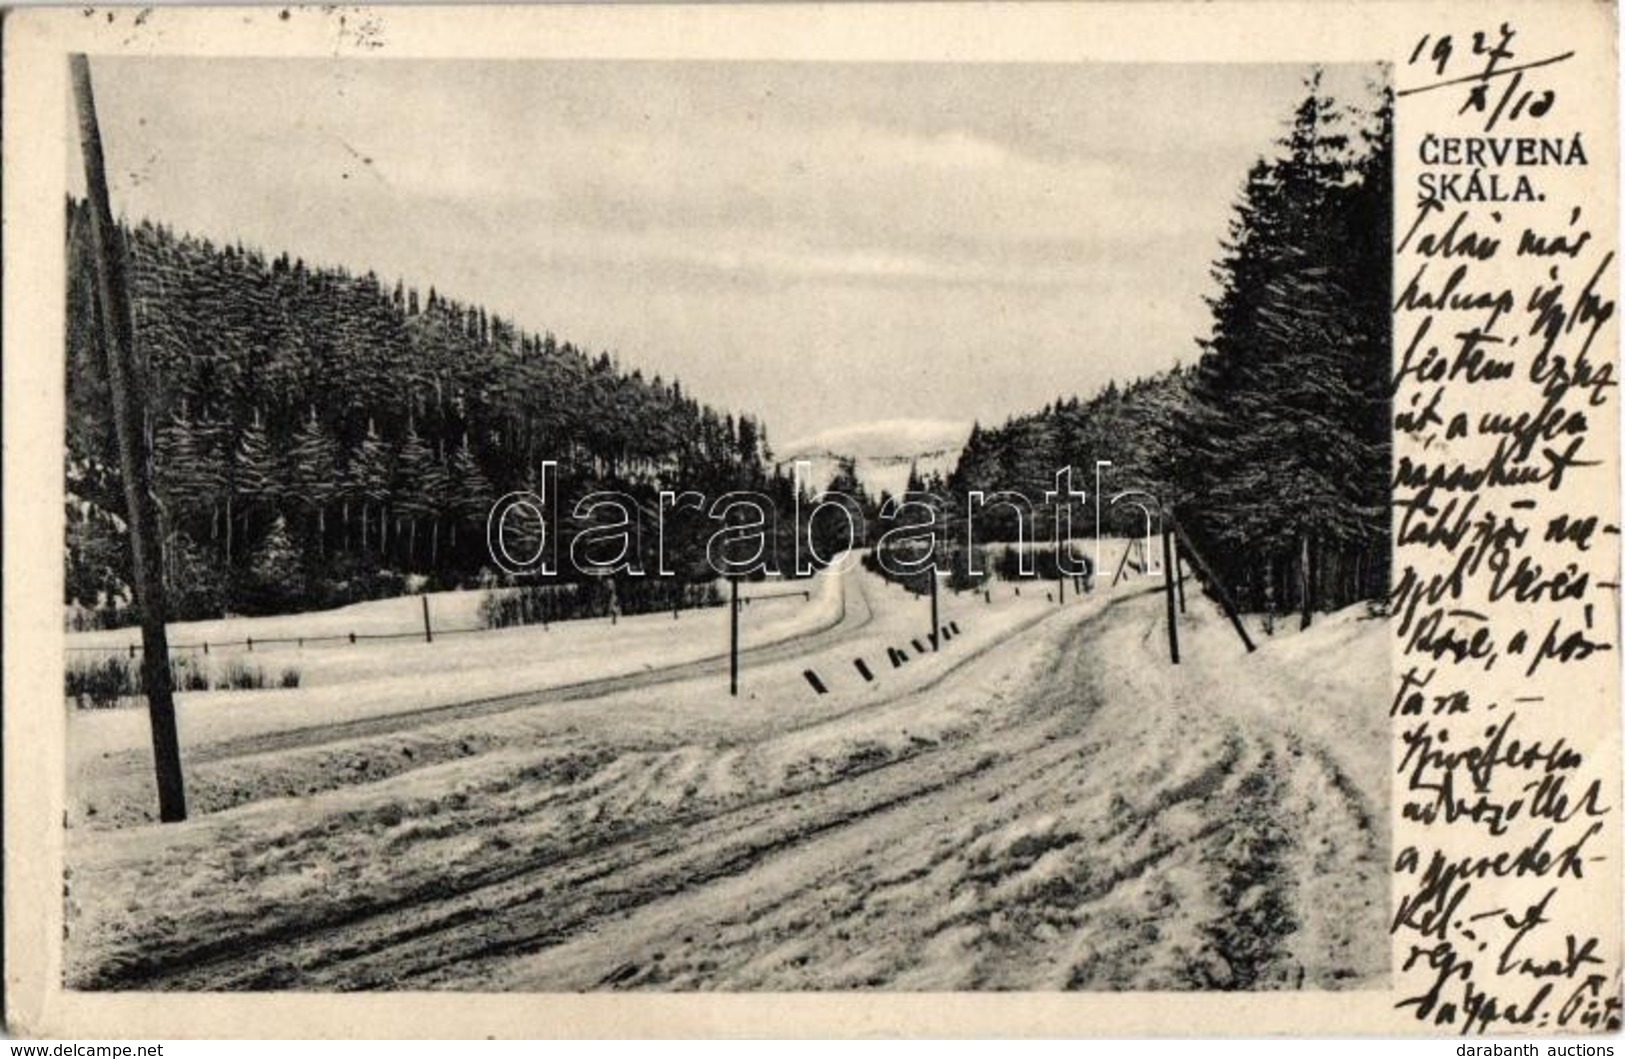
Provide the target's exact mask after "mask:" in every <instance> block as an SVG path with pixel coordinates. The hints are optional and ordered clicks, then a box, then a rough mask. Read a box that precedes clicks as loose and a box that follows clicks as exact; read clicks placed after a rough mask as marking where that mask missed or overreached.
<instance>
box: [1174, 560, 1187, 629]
mask: <svg viewBox="0 0 1625 1059" xmlns="http://www.w3.org/2000/svg"><path fill="white" fill-rule="evenodd" d="M1174 571H1175V573H1177V574H1178V575H1179V580H1178V581H1176V582H1175V584H1177V585H1178V586H1179V613H1181V614H1183V613H1185V560H1184V558H1183V557H1182V556H1181V555H1180V553H1179V549H1178V548H1175V549H1174Z"/></svg>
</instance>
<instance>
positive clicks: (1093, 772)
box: [67, 553, 1389, 990]
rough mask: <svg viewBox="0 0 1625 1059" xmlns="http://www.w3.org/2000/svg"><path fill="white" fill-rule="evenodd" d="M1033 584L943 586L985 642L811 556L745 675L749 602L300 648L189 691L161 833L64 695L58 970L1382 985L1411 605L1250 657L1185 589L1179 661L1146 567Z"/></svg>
mask: <svg viewBox="0 0 1625 1059" xmlns="http://www.w3.org/2000/svg"><path fill="white" fill-rule="evenodd" d="M1114 554H1115V553H1114ZM1044 587H1049V586H1042V587H1040V586H1037V585H1034V584H1032V583H1029V584H1028V585H1025V586H1023V588H1024V591H1023V593H1022V595H1021V596H1019V597H1018V596H1017V595H1016V594H1015V593H1014V591H1013V587H1012V586H1009V585H1002V584H996V585H994V586H993V589H992V601H991V602H986V601H984V598H983V597H982V596H981V595H980V594H972V593H966V594H964V595H960V596H955V595H953V594H952V593H944V594H943V595H942V598H941V610H942V613H941V621H942V622H943V623H947V622H950V621H952V622H955V623H956V624H957V625H958V626H959V628H960V635H958V636H955V637H954V638H952V639H951V640H945V641H944V642H943V643H942V649H941V651H939V652H937V653H935V654H932V653H930V652H926V653H924V654H920V653H918V652H916V651H915V650H914V649H913V643H912V642H913V641H914V640H916V639H920V638H922V637H924V636H926V635H927V633H928V626H929V619H928V615H929V603H928V602H927V601H926V600H924V599H922V598H920V597H916V596H911V595H909V594H908V593H906V592H905V591H903V590H902V589H901V588H898V587H896V586H893V585H888V584H886V583H885V582H882V581H880V580H879V579H878V578H876V577H874V576H873V575H870V574H867V573H864V572H861V571H856V570H854V571H851V572H848V573H846V574H844V575H841V576H829V577H825V578H821V579H820V580H819V582H818V583H817V585H816V588H815V591H814V592H813V598H812V599H811V600H810V601H803V600H801V599H800V598H799V597H797V598H796V599H794V600H782V601H775V602H773V603H763V604H753V605H752V607H751V608H748V609H747V612H746V614H745V615H744V617H745V619H746V620H745V622H744V628H745V631H746V644H747V647H748V651H747V654H746V656H745V660H744V666H743V669H742V674H741V685H742V688H741V695H740V697H739V698H737V699H733V698H730V697H729V695H728V693H727V672H726V663H725V661H724V660H721V659H718V658H716V657H715V656H716V654H717V652H718V650H719V649H720V648H724V647H725V646H726V639H725V630H724V627H723V622H724V621H725V619H726V610H725V609H724V610H722V611H715V612H711V611H708V612H703V613H702V614H691V613H686V612H685V614H684V615H683V617H682V619H681V620H680V621H678V622H672V620H671V618H670V615H665V616H663V617H662V616H650V617H647V618H637V619H623V620H622V621H621V622H620V623H619V624H618V625H616V626H613V627H612V626H610V625H609V624H608V623H607V622H590V623H575V624H577V625H579V629H575V630H569V631H568V632H567V630H566V627H565V626H563V625H558V626H554V627H553V628H552V629H551V630H549V631H547V632H541V631H540V630H531V629H526V630H515V631H514V639H515V641H516V646H514V647H512V648H511V650H512V651H513V654H514V655H518V656H521V657H526V653H527V652H529V653H530V654H532V655H542V650H543V647H544V646H545V645H552V644H558V643H560V642H561V638H562V637H564V636H565V635H573V636H577V637H579V639H578V640H575V641H570V643H571V648H570V650H569V651H568V652H565V651H564V650H563V649H562V648H558V647H555V648H554V649H553V652H552V653H549V654H546V655H545V656H542V657H526V660H525V661H523V662H514V661H513V660H512V658H511V657H510V656H508V655H506V654H504V653H502V652H501V651H498V650H496V649H495V648H493V649H492V651H493V653H492V654H491V655H489V656H486V657H485V660H484V662H483V663H469V664H468V665H467V667H466V668H462V669H457V668H453V667H455V666H460V665H461V663H460V662H456V661H453V660H452V656H453V655H455V654H457V652H459V651H466V650H467V644H464V643H458V642H457V641H455V640H448V647H449V648H450V650H449V651H448V653H447V654H444V655H441V656H439V660H438V661H436V656H435V655H434V654H433V653H432V652H433V650H434V649H438V648H440V647H441V642H440V641H439V640H437V641H436V643H435V644H433V645H427V644H422V645H406V644H402V645H399V646H398V647H391V648H389V649H388V650H389V652H390V653H394V652H396V651H399V652H400V654H401V658H400V660H399V661H397V662H395V663H394V664H395V665H398V666H399V667H401V668H399V669H398V670H396V671H395V672H394V673H389V672H387V671H386V672H377V673H371V675H369V676H367V677H366V678H365V679H346V680H343V681H339V680H338V679H337V676H336V674H339V673H341V672H342V673H345V674H348V675H349V676H350V677H354V676H355V675H356V674H357V673H359V672H363V670H361V669H356V668H350V669H343V668H340V667H338V664H337V663H335V666H336V668H335V669H334V670H333V674H335V678H334V681H333V682H330V683H326V684H325V685H324V678H323V677H322V674H321V671H320V670H319V669H318V668H317V667H316V665H315V664H314V663H308V662H307V663H306V664H307V665H308V666H309V669H308V672H309V674H310V676H311V679H310V681H309V684H308V686H305V687H301V688H299V689H296V690H293V691H288V692H283V691H264V692H248V693H239V694H233V695H223V696H215V695H214V694H213V693H210V694H208V695H198V696H196V697H195V698H194V699H193V700H191V701H185V700H183V703H182V717H181V728H182V738H183V747H184V756H185V757H186V762H187V779H188V794H189V797H190V799H191V803H192V810H193V816H192V819H191V820H189V821H188V822H187V823H185V824H180V825H156V824H151V823H147V822H145V821H146V819H148V814H150V811H151V805H150V803H151V801H152V791H151V775H150V758H149V757H148V755H147V752H146V751H145V749H144V744H143V740H144V739H145V723H144V722H145V719H144V716H143V715H142V714H141V713H140V711H134V710H125V711H110V712H106V713H92V712H87V711H75V712H74V713H73V715H72V716H71V718H70V744H71V745H72V747H73V750H74V752H75V758H76V771H75V775H74V779H73V784H74V786H73V792H72V797H71V799H70V802H71V804H72V810H71V815H70V833H69V862H70V865H71V875H70V878H69V881H68V896H67V907H68V926H69V930H70V940H69V945H68V968H67V975H68V980H69V981H70V982H71V983H73V984H75V985H78V986H82V987H92V988H97V987H99V988H167V989H195V988H207V989H263V988H308V989H335V988H345V989H349V988H457V989H522V990H555V989H563V990H573V989H594V988H647V989H851V988H889V989H1001V988H1041V989H1054V988H1071V989H1159V988H1160V989H1167V988H1297V987H1304V988H1351V987H1370V986H1376V985H1380V984H1381V982H1382V981H1383V979H1384V977H1385V975H1386V973H1387V962H1386V961H1387V945H1386V942H1385V940H1384V939H1385V933H1384V926H1385V919H1386V908H1387V891H1386V874H1385V872H1384V870H1383V869H1384V865H1385V861H1386V858H1387V852H1386V851H1387V837H1386V827H1387V823H1386V821H1387V817H1388V810H1387V802H1386V790H1387V771H1388V765H1387V741H1386V733H1387V726H1386V712H1387V694H1388V684H1389V677H1388V672H1387V659H1388V625H1387V622H1386V621H1384V620H1374V619H1369V618H1367V617H1366V616H1365V615H1364V613H1363V608H1353V609H1351V610H1349V611H1345V612H1341V613H1338V614H1334V615H1329V616H1323V617H1322V618H1321V619H1320V620H1319V621H1317V623H1316V625H1315V627H1314V628H1312V629H1311V630H1309V631H1307V632H1304V633H1299V632H1297V631H1296V625H1295V623H1292V627H1291V629H1290V630H1286V629H1283V630H1281V631H1279V632H1278V634H1277V635H1276V636H1274V637H1267V638H1266V637H1263V636H1262V635H1261V634H1259V633H1257V632H1256V631H1255V638H1257V639H1259V640H1260V641H1261V645H1260V649H1259V651H1258V652H1257V653H1255V654H1253V655H1247V654H1246V653H1244V651H1243V650H1242V648H1241V645H1240V643H1239V641H1238V640H1237V639H1236V637H1235V635H1234V633H1233V631H1232V630H1231V629H1230V628H1229V626H1228V624H1227V623H1226V622H1225V621H1224V619H1223V617H1222V615H1220V614H1219V613H1218V612H1217V610H1216V609H1215V608H1214V607H1213V606H1212V605H1211V604H1210V603H1208V602H1207V601H1205V600H1203V599H1202V598H1201V597H1200V595H1199V594H1198V593H1196V592H1195V591H1194V590H1193V591H1192V593H1191V599H1190V612H1189V614H1187V615H1186V616H1185V617H1184V618H1183V619H1182V620H1181V629H1180V631H1181V648H1182V655H1183V661H1182V664H1181V665H1180V666H1178V667H1174V666H1171V665H1169V664H1168V659H1167V642H1166V631H1165V629H1164V627H1163V608H1164V601H1163V597H1162V595H1161V593H1160V591H1159V590H1158V588H1157V585H1156V583H1155V582H1154V581H1153V580H1152V579H1147V578H1125V580H1124V582H1123V583H1122V584H1121V585H1119V586H1118V588H1116V589H1115V590H1110V591H1108V590H1105V589H1101V590H1098V591H1097V592H1095V593H1093V594H1091V595H1087V596H1083V597H1081V598H1080V597H1076V596H1074V595H1070V594H1069V596H1068V601H1067V603H1066V604H1065V605H1064V606H1062V605H1059V604H1057V603H1055V602H1051V601H1047V600H1046V599H1045V598H1044V592H1043V588H1044ZM414 602H415V601H414ZM769 614H772V615H773V616H772V617H771V618H770V617H768V615H769ZM691 620H692V621H693V624H692V625H691V624H690V622H691ZM707 621H709V622H713V623H714V625H715V627H714V628H710V627H707V626H705V625H704V624H703V623H704V622H707ZM674 625H677V626H682V627H683V628H682V629H681V630H679V631H676V632H674V630H673V629H672V628H671V627H672V626H674ZM492 635H499V634H492ZM500 635H507V634H500ZM465 639H467V640H476V639H478V640H483V639H484V637H468V638H465ZM521 644H522V646H517V645H521ZM887 647H900V648H902V649H904V650H905V651H906V652H907V653H908V655H909V656H910V657H909V661H907V662H905V663H903V664H902V665H901V666H900V667H894V666H892V665H891V664H889V663H888V660H887V654H886V648H887ZM419 648H421V649H422V650H423V651H424V652H425V653H424V655H423V657H421V658H418V657H416V656H413V655H412V654H411V652H413V651H416V650H418V649H419ZM369 650H373V651H376V650H378V649H377V648H369ZM481 650H484V648H483V647H482V648H481ZM257 653H258V652H257V651H256V654H257ZM340 654H342V652H340ZM550 658H551V659H553V660H554V661H549V659H550ZM858 658H862V659H864V660H865V662H866V664H867V665H868V666H869V667H870V669H871V671H872V673H873V674H874V676H875V679H874V680H873V681H867V680H864V679H863V677H862V676H861V675H860V674H859V673H858V671H857V668H856V666H855V665H854V660H855V659H858ZM348 664H349V665H352V666H356V665H359V663H354V662H352V663H348ZM646 665H647V668H645V666H646ZM514 666H519V667H526V666H534V667H535V668H534V669H527V670H525V674H526V675H525V676H524V677H523V678H519V677H513V678H512V681H513V682H512V683H503V681H506V680H508V679H509V678H508V677H506V676H504V677H501V678H498V677H494V676H492V675H490V670H491V669H492V668H501V669H503V670H506V669H508V668H511V667H514ZM549 667H552V668H549ZM387 668H388V667H385V669H386V670H387ZM806 669H812V670H813V671H815V672H816V673H817V674H818V675H819V676H820V678H821V679H822V680H823V681H824V682H825V683H826V684H827V685H828V687H829V689H830V690H829V693H828V694H826V695H817V694H815V693H814V692H813V690H812V688H811V687H810V685H809V684H808V682H807V681H806V679H805V678H804V676H803V670H806ZM324 688H325V690H324ZM332 689H339V691H338V692H335V691H333V690H332ZM324 694H326V695H332V696H334V697H332V698H324V697H323V696H324ZM482 696H483V697H485V701H483V702H471V701H470V700H473V699H476V698H479V697H482ZM245 701H251V702H253V703H254V705H253V706H252V708H247V709H245V708H242V704H243V703H244V702H245ZM261 703H263V706H262V705H261ZM279 703H280V705H279Z"/></svg>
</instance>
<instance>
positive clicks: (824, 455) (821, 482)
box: [774, 419, 971, 496]
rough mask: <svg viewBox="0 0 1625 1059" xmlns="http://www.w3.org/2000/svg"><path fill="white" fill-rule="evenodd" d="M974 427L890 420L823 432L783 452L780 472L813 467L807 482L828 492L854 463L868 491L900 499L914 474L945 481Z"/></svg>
mask: <svg viewBox="0 0 1625 1059" xmlns="http://www.w3.org/2000/svg"><path fill="white" fill-rule="evenodd" d="M970 432H971V424H970V423H963V422H959V421H957V420H944V419H886V420H879V421H877V422H872V423H854V424H849V425H846V426H841V427H835V428H832V429H830V430H825V431H820V432H819V433H817V434H811V435H808V436H806V437H802V438H798V439H796V440H795V441H793V442H791V443H789V444H787V445H784V446H782V447H781V448H780V449H779V452H778V453H776V454H775V457H774V458H775V460H776V462H777V463H778V466H779V467H780V468H781V469H782V470H783V472H784V473H785V474H787V475H788V474H791V473H792V472H793V470H794V464H795V463H797V462H798V461H806V462H807V463H808V464H810V465H811V467H810V471H809V473H808V475H807V482H808V484H809V485H811V486H813V487H814V488H818V489H822V488H824V487H825V486H827V485H828V484H829V482H830V480H831V479H832V478H834V477H835V472H836V470H837V469H838V467H839V465H840V463H841V462H842V461H843V460H851V461H852V463H853V466H854V467H855V469H856V471H857V475H858V478H859V480H860V481H862V482H863V484H864V487H865V488H866V489H868V490H869V491H870V492H871V493H873V494H875V495H876V496H878V495H880V493H881V492H882V491H885V492H889V493H893V494H897V493H901V492H903V491H904V489H905V488H906V487H907V485H908V474H909V470H910V468H914V469H916V470H918V472H919V474H920V476H921V477H923V478H929V477H931V475H932V474H933V473H937V474H941V475H942V476H943V478H947V476H948V474H949V472H951V471H952V470H953V469H954V465H955V464H956V463H957V462H958V460H959V453H960V451H961V450H962V449H963V448H964V445H965V441H966V439H968V438H969V437H970Z"/></svg>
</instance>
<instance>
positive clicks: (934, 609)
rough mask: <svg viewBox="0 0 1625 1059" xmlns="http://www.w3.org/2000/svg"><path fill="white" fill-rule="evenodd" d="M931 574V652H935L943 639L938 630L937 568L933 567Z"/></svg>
mask: <svg viewBox="0 0 1625 1059" xmlns="http://www.w3.org/2000/svg"><path fill="white" fill-rule="evenodd" d="M929 573H930V577H931V650H933V651H935V650H936V649H937V640H939V639H940V638H941V636H940V634H939V632H938V630H937V570H936V567H935V566H933V567H932V568H931V570H930V572H929Z"/></svg>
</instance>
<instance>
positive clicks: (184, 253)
mask: <svg viewBox="0 0 1625 1059" xmlns="http://www.w3.org/2000/svg"><path fill="white" fill-rule="evenodd" d="M284 17H286V15H285V14H284ZM358 32H360V30H358ZM70 66H71V70H70V77H71V87H72V100H71V102H72V106H71V109H70V111H69V112H68V113H65V114H64V115H63V121H64V122H65V124H66V128H67V137H66V142H67V144H68V152H67V157H66V158H65V159H64V160H63V164H64V165H65V166H66V169H67V175H66V187H67V189H68V195H67V198H66V201H65V202H63V203H62V206H61V209H62V237H63V238H64V239H65V240H66V247H67V257H66V266H67V267H66V275H65V276H64V277H63V287H62V290H61V297H62V298H64V299H65V307H66V315H65V321H66V333H65V335H64V336H63V346H62V353H63V357H64V360H63V362H62V368H61V370H62V372H63V373H65V389H66V405H65V408H66V414H65V419H64V426H65V437H63V439H62V442H63V445H64V449H63V452H64V464H65V485H66V494H65V495H66V504H65V523H64V527H65V528H64V533H65V538H64V545H65V547H64V552H63V558H64V570H63V582H62V583H63V585H64V593H63V599H62V606H63V623H64V628H65V630H66V632H65V636H66V650H65V659H66V662H65V673H64V678H65V687H64V691H65V710H66V711H67V715H68V716H67V730H66V751H67V755H68V763H67V765H68V767H67V783H68V790H67V792H66V793H67V801H66V807H67V811H66V814H65V819H64V820H63V825H64V827H65V837H64V863H65V871H64V877H63V880H62V882H63V886H62V902H63V917H64V918H63V926H64V931H65V937H64V941H63V960H62V978H63V984H64V986H65V987H67V988H69V989H72V990H79V991H143V992H145V991H180V992H187V991H206V992H257V991H290V990H291V991H300V992H325V991H332V992H340V991H344V992H348V991H393V990H410V991H423V990H446V991H477V992H499V993H503V992H517V993H526V992H548V993H560V992H596V991H628V990H631V991H656V992H661V991H665V992H693V991H725V992H745V993H749V992H771V993H812V992H825V991H860V992H861V991H877V992H911V991H912V992H942V991H955V992H960V991H966V992H982V991H987V992H995V991H1038V992H1061V991H1081V992H1117V991H1139V992H1143V991H1184V992H1191V991H1231V990H1236V991H1260V990H1285V991H1305V990H1309V991H1327V990H1346V991H1361V990H1373V989H1375V990H1382V989H1386V988H1388V985H1389V981H1390V974H1391V972H1392V967H1391V959H1390V948H1391V946H1390V939H1389V933H1388V930H1389V916H1390V885H1391V876H1390V872H1389V865H1390V861H1391V855H1392V851H1391V849H1390V824H1389V819H1390V786H1391V781H1390V775H1391V765H1390V760H1389V754H1390V734H1389V706H1390V698H1391V690H1390V687H1391V683H1392V680H1393V676H1392V673H1391V665H1390V645H1391V641H1392V638H1393V630H1392V628H1391V625H1390V619H1389V617H1388V598H1389V591H1390V583H1391V567H1392V511H1391V503H1390V496H1389V492H1390V463H1391V458H1392V454H1391V431H1392V426H1391V420H1392V416H1393V408H1392V401H1391V396H1390V394H1391V389H1390V384H1391V376H1392V370H1393V361H1394V350H1393V344H1394V343H1393V335H1392V318H1391V315H1390V307H1391V303H1392V300H1393V297H1394V292H1393V291H1392V290H1391V280H1390V278H1389V277H1390V274H1391V268H1390V262H1391V259H1392V257H1393V254H1394V246H1393V234H1392V233H1393V231H1394V201H1393V200H1394V192H1393V184H1394V180H1393V158H1392V153H1393V152H1392V146H1391V144H1392V125H1393V93H1392V89H1391V74H1392V71H1391V69H1390V68H1389V67H1388V66H1387V65H1386V64H1383V63H1377V62H1373V63H1369V64H1349V63H1346V62H1345V63H1336V62H1333V63H1321V64H1315V63H1273V62H1272V63H1264V62H1259V63H1180V64H1150V63H1144V64H1135V63H1125V64H1106V63H1048V64H1028V63H1018V62H989V63H950V62H910V63H892V62H835V63H803V62H788V61H786V62H722V61H715V62H713V61H700V60H680V61H679V60H671V61H661V60H636V61H634V60H621V61H609V60H450V59H445V60H440V59H435V60H430V59H406V58H400V59H397V58H390V57H387V56H386V57H382V58H377V59H372V58H367V59H357V58H351V57H340V58H269V57H268V58H253V57H246V56H225V57H221V56H208V57H196V56H130V55H106V56H103V55H90V56H88V57H86V56H74V57H72V59H71V60H70Z"/></svg>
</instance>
